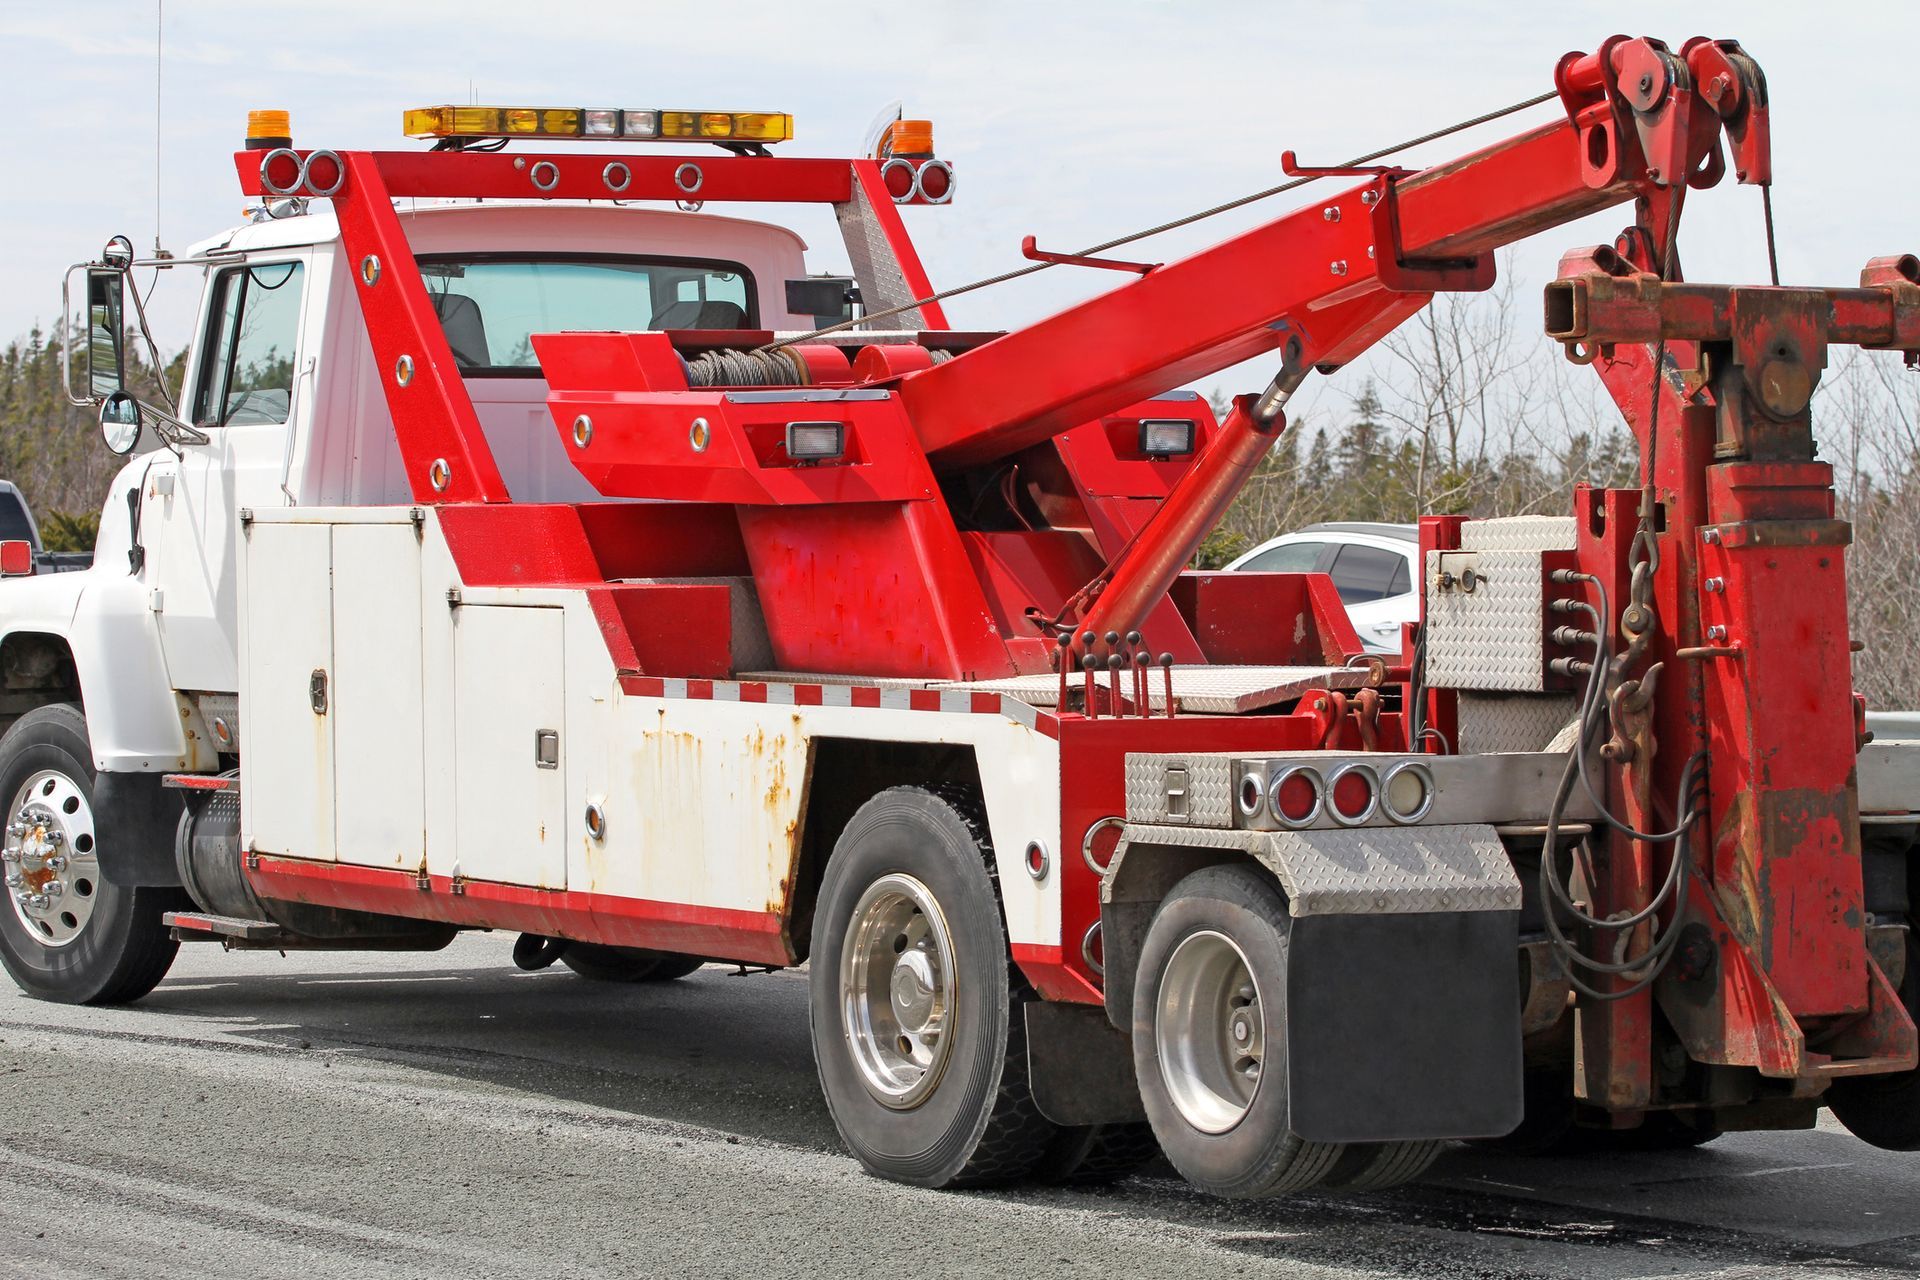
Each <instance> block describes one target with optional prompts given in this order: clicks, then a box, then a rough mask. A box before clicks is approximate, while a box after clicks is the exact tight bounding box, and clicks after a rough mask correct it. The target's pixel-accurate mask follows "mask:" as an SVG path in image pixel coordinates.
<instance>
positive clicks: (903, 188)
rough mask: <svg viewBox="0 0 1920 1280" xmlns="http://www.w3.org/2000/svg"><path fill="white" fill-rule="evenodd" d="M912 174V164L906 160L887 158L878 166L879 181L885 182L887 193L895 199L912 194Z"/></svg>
mask: <svg viewBox="0 0 1920 1280" xmlns="http://www.w3.org/2000/svg"><path fill="white" fill-rule="evenodd" d="M914 176H915V175H914V172H913V165H912V163H911V162H909V161H906V160H899V159H895V160H889V161H887V162H886V163H885V164H883V165H881V166H880V181H881V182H883V183H885V184H886V187H887V194H888V195H890V196H892V197H893V198H894V199H895V200H905V199H907V198H908V197H910V196H912V195H913V186H914Z"/></svg>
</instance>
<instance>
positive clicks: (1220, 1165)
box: [1133, 865, 1344, 1200]
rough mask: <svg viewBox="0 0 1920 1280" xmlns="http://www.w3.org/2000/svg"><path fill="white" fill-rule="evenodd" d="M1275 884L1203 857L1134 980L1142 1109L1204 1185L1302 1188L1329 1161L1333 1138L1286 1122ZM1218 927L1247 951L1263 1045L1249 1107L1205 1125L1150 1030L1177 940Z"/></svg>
mask: <svg viewBox="0 0 1920 1280" xmlns="http://www.w3.org/2000/svg"><path fill="white" fill-rule="evenodd" d="M1289 927H1290V920H1289V917H1288V915H1287V903H1286V898H1285V897H1284V896H1283V895H1282V893H1281V891H1280V886H1279V885H1278V884H1276V883H1274V881H1273V878H1272V877H1271V876H1270V875H1268V874H1267V873H1265V872H1264V871H1259V870H1255V869H1254V868H1252V867H1247V866H1243V865H1232V866H1218V867H1207V868H1205V869H1203V870H1200V871H1196V872H1194V873H1193V874H1192V875H1190V876H1188V877H1187V878H1186V879H1184V880H1182V881H1180V883H1179V884H1176V885H1175V886H1174V887H1173V889H1172V891H1171V892H1169V893H1168V894H1167V897H1166V899H1165V900H1164V901H1163V902H1162V903H1161V904H1160V909H1159V911H1158V912H1157V913H1156V914H1155V915H1154V918H1153V924H1152V926H1151V927H1150V928H1149V929H1148V930H1147V937H1146V941H1145V942H1144V943H1143V944H1142V946H1141V949H1140V967H1139V971H1138V974H1137V976H1136V978H1135V981H1134V997H1133V1062H1134V1069H1135V1071H1136V1072H1137V1074H1138V1075H1139V1079H1140V1095H1141V1100H1142V1101H1143V1102H1144V1103H1145V1104H1146V1109H1147V1119H1148V1121H1149V1122H1151V1123H1152V1125H1153V1132H1154V1135H1155V1136H1156V1137H1157V1138H1158V1139H1159V1140H1160V1148H1161V1150H1163V1151H1164V1152H1166V1155H1167V1159H1168V1160H1170V1161H1171V1162H1172V1163H1173V1167H1174V1168H1175V1169H1178V1170H1179V1171H1180V1174H1181V1176H1182V1177H1184V1178H1186V1180H1187V1181H1188V1182H1190V1183H1192V1184H1193V1185H1194V1186H1196V1187H1198V1188H1199V1189H1200V1190H1202V1191H1206V1192H1210V1193H1211V1194H1213V1195H1217V1196H1225V1197H1227V1198H1229V1199H1236V1200H1246V1199H1256V1198H1260V1197H1265V1196H1275V1195H1284V1194H1286V1193H1288V1192H1294V1191H1304V1190H1306V1189H1307V1188H1309V1187H1312V1186H1314V1185H1315V1184H1317V1183H1319V1182H1320V1181H1321V1180H1322V1179H1323V1178H1325V1177H1326V1176H1327V1175H1328V1174H1329V1173H1331V1172H1332V1171H1333V1169H1334V1166H1335V1163H1336V1162H1337V1161H1338V1160H1339V1158H1340V1155H1341V1152H1342V1151H1343V1150H1344V1148H1343V1147H1342V1146H1341V1144H1339V1143H1317V1142H1307V1141H1305V1140H1304V1139H1302V1138H1301V1137H1300V1136H1299V1135H1298V1134H1295V1133H1294V1132H1293V1131H1292V1130H1291V1129H1290V1128H1289V1127H1288V1104H1287V1075H1286V1070H1287V1068H1286V1027H1287V1010H1286V990H1287V937H1288V932H1289ZM1207 932H1211V933H1217V934H1221V935H1224V936H1225V937H1226V938H1227V939H1228V940H1229V941H1231V942H1232V943H1233V945H1234V946H1235V947H1236V948H1238V950H1239V952H1240V954H1241V955H1242V956H1243V957H1244V958H1245V960H1246V964H1247V967H1248V969H1249V971H1250V972H1251V975H1252V978H1253V982H1254V984H1255V987H1256V989H1257V994H1258V1003H1259V1013H1260V1017H1259V1023H1260V1028H1261V1035H1262V1037H1263V1040H1264V1044H1265V1046H1266V1048H1265V1051H1264V1055H1263V1057H1262V1059H1261V1061H1260V1066H1259V1080H1258V1083H1257V1085H1256V1086H1255V1088H1254V1089H1253V1092H1252V1095H1251V1098H1250V1099H1249V1100H1248V1102H1247V1110H1246V1113H1245V1114H1244V1116H1242V1117H1241V1118H1240V1119H1239V1120H1238V1121H1237V1122H1236V1123H1234V1124H1233V1125H1232V1127H1230V1128H1228V1129H1226V1130H1225V1131H1224V1132H1219V1133H1209V1132H1206V1131H1204V1130H1203V1129H1201V1128H1199V1127H1196V1126H1195V1125H1194V1124H1193V1123H1192V1122H1190V1121H1189V1120H1188V1118H1187V1117H1186V1115H1185V1114H1183V1112H1182V1111H1181V1109H1180V1107H1179V1106H1178V1105H1177V1104H1176V1103H1175V1102H1174V1099H1173V1093H1172V1091H1171V1090H1170V1089H1169V1087H1168V1084H1167V1080H1166V1077H1165V1074H1164V1070H1163V1067H1162V1062H1161V1054H1160V1052H1159V1048H1158V1040H1157V1035H1156V1020H1157V1010H1158V1008H1159V1005H1160V1002H1161V985H1162V982H1163V980H1164V979H1165V977H1166V966H1167V962H1168V960H1169V959H1170V958H1172V956H1173V954H1174V951H1175V948H1177V947H1178V946H1179V945H1180V944H1181V943H1183V942H1185V941H1186V940H1187V939H1189V938H1190V937H1193V936H1194V935H1196V934H1201V933H1207Z"/></svg>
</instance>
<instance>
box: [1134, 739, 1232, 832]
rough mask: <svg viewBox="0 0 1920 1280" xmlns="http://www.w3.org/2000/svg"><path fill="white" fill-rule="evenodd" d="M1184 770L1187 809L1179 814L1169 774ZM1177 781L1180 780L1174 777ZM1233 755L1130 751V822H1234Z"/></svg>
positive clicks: (1197, 824)
mask: <svg viewBox="0 0 1920 1280" xmlns="http://www.w3.org/2000/svg"><path fill="white" fill-rule="evenodd" d="M1178 771H1184V773H1185V775H1186V782H1185V786H1184V788H1183V790H1184V792H1185V801H1186V812H1185V813H1184V814H1181V813H1176V812H1174V811H1173V807H1172V805H1171V804H1170V801H1172V800H1173V799H1174V797H1172V796H1170V795H1169V794H1168V791H1169V778H1168V775H1169V774H1171V773H1176V772H1178ZM1175 783H1176V784H1177V779H1175ZM1233 787H1234V773H1233V758H1232V757H1231V756H1215V755H1168V754H1163V753H1160V752H1152V751H1130V752H1128V753H1127V821H1128V822H1129V823H1134V822H1147V823H1168V824H1175V825H1179V826H1182V827H1185V826H1195V827H1231V826H1232V825H1233Z"/></svg>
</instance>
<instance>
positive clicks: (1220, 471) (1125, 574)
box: [1083, 338, 1307, 635]
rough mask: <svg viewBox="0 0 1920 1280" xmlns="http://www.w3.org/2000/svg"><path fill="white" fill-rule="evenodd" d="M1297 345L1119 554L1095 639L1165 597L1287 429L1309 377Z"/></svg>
mask: <svg viewBox="0 0 1920 1280" xmlns="http://www.w3.org/2000/svg"><path fill="white" fill-rule="evenodd" d="M1300 354H1301V346H1300V341H1299V339H1297V338H1295V339H1293V340H1292V341H1290V342H1289V343H1288V344H1287V366H1286V368H1284V369H1282V370H1281V372H1280V374H1279V376H1278V377H1276V378H1274V380H1273V385H1272V386H1270V387H1268V388H1267V390H1266V391H1265V392H1264V393H1263V394H1261V395H1258V396H1240V397H1239V398H1237V399H1236V400H1235V401H1234V402H1233V411H1232V412H1231V413H1229V414H1228V415H1227V420H1226V421H1225V422H1223V423H1221V424H1220V432H1219V434H1218V435H1217V436H1216V437H1215V438H1214V442H1213V444H1211V445H1210V446H1208V448H1207V451H1206V453H1204V454H1202V455H1201V457H1200V460H1199V461H1198V462H1197V463H1195V464H1194V467H1193V469H1192V470H1191V471H1189V472H1187V474H1186V475H1184V476H1182V477H1180V481H1179V483H1178V484H1176V485H1174V487H1173V491H1172V492H1171V493H1169V494H1168V495H1167V498H1166V501H1165V502H1163V503H1161V505H1160V509H1159V510H1158V511H1156V512H1154V513H1153V517H1152V519H1150V520H1148V521H1147V523H1146V524H1144V525H1142V526H1141V528H1140V532H1139V533H1138V534H1136V535H1134V538H1133V540H1132V541H1131V542H1129V543H1128V544H1127V545H1126V548H1125V549H1124V550H1123V551H1121V553H1120V556H1119V558H1118V559H1117V560H1116V561H1114V564H1113V569H1112V572H1111V574H1110V575H1109V577H1108V579H1107V582H1106V585H1105V587H1104V588H1103V589H1102V590H1101V591H1100V593H1099V595H1097V596H1096V597H1095V598H1094V602H1093V606H1092V608H1091V609H1090V610H1089V611H1088V613H1087V615H1086V618H1085V620H1084V623H1083V626H1084V629H1085V630H1088V631H1092V632H1093V633H1094V634H1096V635H1105V634H1106V633H1107V632H1109V631H1113V632H1118V633H1119V634H1121V635H1126V634H1127V633H1129V632H1132V631H1137V630H1139V628H1140V625H1141V623H1143V622H1145V621H1146V617H1147V614H1148V613H1150V612H1152V610H1153V607H1154V606H1155V605H1156V604H1158V603H1159V602H1160V601H1161V600H1162V599H1164V598H1165V597H1166V594H1167V591H1168V589H1169V588H1171V587H1172V586H1173V582H1174V579H1175V578H1178V577H1179V576H1180V571H1181V570H1182V569H1184V568H1186V567H1187V562H1188V561H1190V560H1191V559H1193V553H1194V551H1195V550H1196V549H1198V547H1199V546H1200V543H1201V541H1202V540H1203V539H1204V538H1205V537H1206V536H1207V533H1208V531H1209V530H1211V529H1212V528H1213V527H1214V525H1216V524H1218V523H1219V521H1220V517H1221V516H1223V515H1225V514H1226V510H1227V508H1228V507H1229V506H1231V505H1233V500H1234V497H1235V496H1236V495H1237V494H1239V492H1240V489H1241V487H1242V486H1243V485H1244V484H1245V483H1246V479H1247V476H1248V474H1249V473H1250V472H1252V470H1253V469H1254V468H1255V467H1257V466H1259V465H1260V459H1261V458H1263V457H1265V456H1266V455H1267V451H1268V450H1269V449H1271V448H1273V442H1274V441H1275V440H1276V439H1278V438H1279V436H1280V432H1281V431H1282V430H1283V429H1284V428H1285V426H1286V421H1287V420H1286V416H1285V415H1284V414H1283V413H1282V412H1281V409H1282V408H1283V407H1284V406H1285V404H1286V402H1287V399H1288V397H1290V396H1291V395H1292V394H1293V393H1294V390H1295V389H1296V388H1298V387H1299V385H1300V383H1301V382H1302V381H1304V380H1305V378H1306V376H1307V369H1306V367H1305V366H1304V365H1302V364H1300Z"/></svg>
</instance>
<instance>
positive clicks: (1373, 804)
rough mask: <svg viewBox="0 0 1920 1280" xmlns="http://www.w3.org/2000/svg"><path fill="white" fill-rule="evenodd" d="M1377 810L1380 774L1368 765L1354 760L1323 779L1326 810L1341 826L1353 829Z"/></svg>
mask: <svg viewBox="0 0 1920 1280" xmlns="http://www.w3.org/2000/svg"><path fill="white" fill-rule="evenodd" d="M1379 807H1380V775H1379V774H1377V773H1375V772H1374V771H1373V766H1372V765H1370V764H1362V763H1360V762H1359V761H1357V760H1356V761H1354V762H1352V763H1351V764H1343V765H1341V766H1340V767H1339V768H1338V769H1335V770H1334V771H1333V776H1332V777H1330V778H1328V779H1327V809H1328V811H1329V812H1330V813H1332V815H1333V820H1334V821H1335V822H1337V823H1339V824H1340V825H1341V826H1345V827H1357V826H1359V825H1360V824H1361V823H1363V822H1365V821H1367V820H1368V819H1369V818H1371V817H1373V815H1374V813H1375V812H1376V811H1378V809H1379Z"/></svg>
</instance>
